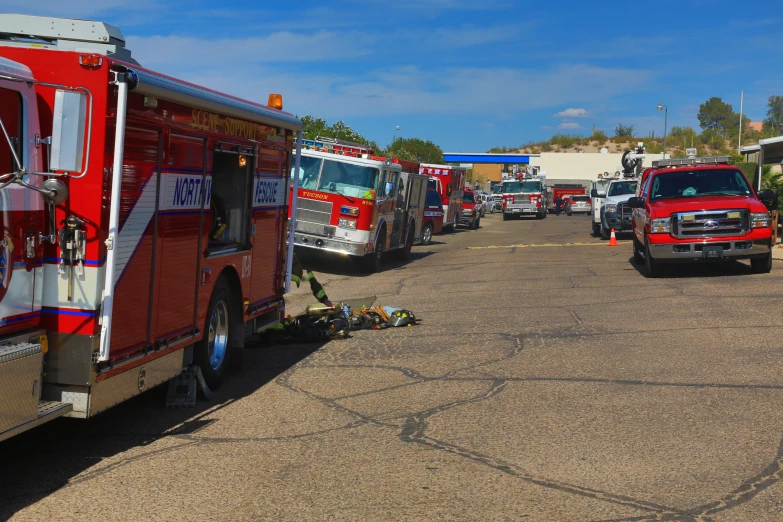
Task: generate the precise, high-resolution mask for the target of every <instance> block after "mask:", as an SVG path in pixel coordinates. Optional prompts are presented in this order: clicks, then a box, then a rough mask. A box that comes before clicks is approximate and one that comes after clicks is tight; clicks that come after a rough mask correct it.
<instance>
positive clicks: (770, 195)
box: [757, 189, 775, 208]
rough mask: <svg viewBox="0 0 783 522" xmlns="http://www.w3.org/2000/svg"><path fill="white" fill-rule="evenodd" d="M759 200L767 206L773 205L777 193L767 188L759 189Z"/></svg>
mask: <svg viewBox="0 0 783 522" xmlns="http://www.w3.org/2000/svg"><path fill="white" fill-rule="evenodd" d="M757 196H758V198H759V200H760V201H761V202H762V203H764V205H766V207H767V208H769V207H771V206H772V203H773V202H774V201H775V193H774V192H773V191H771V190H768V189H765V190H759V192H758V194H757Z"/></svg>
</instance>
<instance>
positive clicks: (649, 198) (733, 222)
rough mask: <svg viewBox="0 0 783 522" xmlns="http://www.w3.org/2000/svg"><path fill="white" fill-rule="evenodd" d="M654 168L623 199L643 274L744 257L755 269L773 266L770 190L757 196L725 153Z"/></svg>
mask: <svg viewBox="0 0 783 522" xmlns="http://www.w3.org/2000/svg"><path fill="white" fill-rule="evenodd" d="M653 168H654V170H651V171H649V173H646V174H647V175H646V176H645V177H644V179H643V182H642V183H641V184H640V185H641V189H640V191H639V196H638V197H634V198H631V199H630V200H629V201H628V206H629V207H631V208H633V209H634V210H633V216H632V220H633V231H634V240H633V243H634V245H633V247H634V262H635V263H637V264H640V265H643V272H644V274H645V275H646V276H647V277H658V276H659V275H660V273H661V265H662V264H664V263H677V262H690V263H692V262H708V261H722V260H723V261H726V260H736V259H749V260H750V264H751V267H752V268H753V272H754V273H767V272H769V271H770V270H771V269H772V229H771V227H770V222H771V219H770V214H769V207H770V206H772V203H773V199H774V193H773V192H772V191H769V190H762V191H759V192H758V194H757V193H756V192H755V191H754V190H753V188H752V187H751V184H750V183H748V180H747V178H746V177H745V175H744V174H743V173H742V171H741V170H740V169H739V168H737V167H735V166H732V165H730V158H729V157H710V158H685V159H668V160H660V161H656V162H653Z"/></svg>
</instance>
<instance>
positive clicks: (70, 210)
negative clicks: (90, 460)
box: [0, 15, 301, 440]
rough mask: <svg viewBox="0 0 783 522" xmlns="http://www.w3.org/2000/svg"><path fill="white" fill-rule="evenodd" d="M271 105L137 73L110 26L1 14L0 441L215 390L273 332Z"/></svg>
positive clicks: (280, 235)
mask: <svg viewBox="0 0 783 522" xmlns="http://www.w3.org/2000/svg"><path fill="white" fill-rule="evenodd" d="M281 109H282V97H281V96H279V95H272V96H270V106H266V105H259V104H255V103H251V102H247V101H243V100H241V99H238V98H234V97H232V96H228V95H225V94H221V93H218V92H215V91H212V90H209V89H206V88H203V87H199V86H197V85H193V84H190V83H186V82H183V81H180V80H176V79H174V78H170V77H168V76H164V75H161V74H158V73H155V72H152V71H150V70H147V69H144V68H143V67H141V66H140V65H139V64H138V63H137V62H136V61H135V60H134V59H133V58H132V56H131V53H130V51H129V50H128V49H126V48H125V47H124V39H123V36H122V33H121V32H120V31H119V30H118V29H117V28H115V27H112V26H110V25H106V24H102V23H97V22H88V21H82V20H70V19H67V20H66V19H56V18H43V17H32V16H16V15H3V16H2V17H0V121H1V122H2V125H1V126H0V127H2V134H0V188H1V189H2V190H1V191H0V194H2V205H3V208H2V213H0V215H2V219H3V223H2V225H3V238H2V243H0V440H3V439H5V438H8V437H10V436H13V435H15V434H17V433H20V432H22V431H25V430H27V429H29V428H32V427H34V426H36V425H39V424H42V423H44V422H46V421H49V420H51V419H53V418H56V417H59V416H62V415H67V416H71V417H79V418H87V417H92V416H93V415H95V414H98V413H100V412H102V411H104V410H106V409H108V408H110V407H112V406H114V405H116V404H118V403H120V402H122V401H124V400H126V399H128V398H130V397H133V396H135V395H138V394H139V393H142V392H144V391H145V390H148V389H150V388H151V387H153V386H156V385H158V384H161V383H163V382H166V381H169V380H171V379H173V378H176V377H182V376H183V375H190V376H191V379H190V381H188V382H189V384H193V383H194V382H195V380H198V381H199V382H201V383H202V388H203V389H205V390H208V388H209V387H212V388H214V387H217V386H219V385H220V383H221V381H222V380H223V377H224V375H225V373H226V371H227V369H228V368H229V367H233V366H234V365H235V364H236V363H238V362H239V356H240V355H241V352H240V350H241V348H242V346H243V344H244V341H245V337H246V335H249V334H253V333H255V332H258V331H261V330H262V329H264V328H266V327H269V326H271V325H275V324H277V323H278V322H279V320H280V317H281V316H282V315H283V314H284V301H283V294H284V292H285V288H286V286H287V282H288V281H287V280H286V273H287V271H286V266H290V265H287V262H288V263H290V257H289V258H287V257H286V251H285V248H284V245H285V233H286V228H287V226H286V225H287V223H286V222H287V209H286V207H287V201H286V195H287V193H288V191H287V190H286V189H287V184H288V177H287V176H288V172H289V169H290V163H291V159H292V157H293V153H292V148H293V144H294V141H295V140H294V133H296V132H301V122H300V121H299V120H298V119H296V118H295V117H294V116H292V115H290V114H288V113H285V112H283V111H282V110H281ZM192 389H194V387H193V388H192ZM188 396H189V397H192V396H193V393H189V394H188Z"/></svg>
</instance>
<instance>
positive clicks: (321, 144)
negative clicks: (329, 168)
mask: <svg viewBox="0 0 783 522" xmlns="http://www.w3.org/2000/svg"><path fill="white" fill-rule="evenodd" d="M302 147H303V148H308V149H312V150H317V151H319V152H331V153H332V154H339V155H341V156H351V157H354V158H362V157H369V156H370V155H372V154H374V153H375V151H374V150H373V149H371V148H369V147H367V146H366V145H362V144H361V143H355V142H352V141H347V140H341V139H339V138H324V137H322V136H318V137H316V138H315V139H314V140H310V139H307V138H303V139H302Z"/></svg>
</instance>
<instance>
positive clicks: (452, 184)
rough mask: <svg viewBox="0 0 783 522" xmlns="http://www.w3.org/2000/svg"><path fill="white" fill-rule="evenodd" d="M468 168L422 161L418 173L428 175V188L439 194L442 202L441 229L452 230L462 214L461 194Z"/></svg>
mask: <svg viewBox="0 0 783 522" xmlns="http://www.w3.org/2000/svg"><path fill="white" fill-rule="evenodd" d="M467 172H468V169H467V168H465V167H452V166H450V165H435V164H431V163H422V164H421V167H420V169H419V173H421V174H424V175H427V176H429V177H430V181H429V188H432V189H435V190H437V191H438V194H440V198H441V201H442V202H443V212H444V213H445V214H444V216H443V229H444V230H446V231H449V232H453V231H454V227H456V226H457V224H458V223H459V220H460V216H461V215H462V194H463V191H464V190H465V177H466V176H467Z"/></svg>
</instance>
